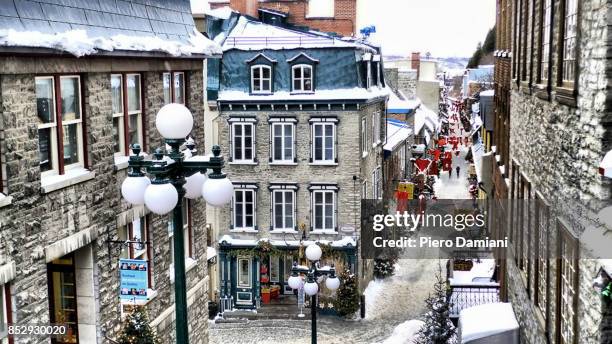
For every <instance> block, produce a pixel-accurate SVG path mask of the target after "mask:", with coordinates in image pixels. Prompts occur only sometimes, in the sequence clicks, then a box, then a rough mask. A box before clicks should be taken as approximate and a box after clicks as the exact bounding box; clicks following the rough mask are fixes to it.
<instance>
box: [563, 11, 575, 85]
mask: <svg viewBox="0 0 612 344" xmlns="http://www.w3.org/2000/svg"><path fill="white" fill-rule="evenodd" d="M563 5H564V9H565V11H564V12H565V13H564V14H563V24H564V25H563V54H562V59H561V80H562V82H563V85H565V86H568V87H573V83H574V79H575V77H576V55H577V51H578V43H579V42H578V0H564V1H563Z"/></svg>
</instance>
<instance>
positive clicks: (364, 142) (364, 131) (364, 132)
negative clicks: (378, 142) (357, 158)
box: [361, 117, 369, 157]
mask: <svg viewBox="0 0 612 344" xmlns="http://www.w3.org/2000/svg"><path fill="white" fill-rule="evenodd" d="M368 150H369V147H368V120H367V118H366V117H362V118H361V153H362V156H364V157H365V156H366V155H368Z"/></svg>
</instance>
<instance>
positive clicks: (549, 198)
mask: <svg viewBox="0 0 612 344" xmlns="http://www.w3.org/2000/svg"><path fill="white" fill-rule="evenodd" d="M532 3H533V2H532ZM552 3H553V7H554V9H553V13H555V15H554V17H553V22H552V27H553V35H552V40H551V42H552V44H551V48H550V49H551V51H552V54H551V56H550V59H549V57H547V56H545V57H541V56H540V54H539V53H537V51H538V50H537V49H535V48H537V47H539V45H540V44H541V42H540V40H541V37H540V35H539V34H536V35H534V38H533V41H531V42H529V44H528V45H527V49H524V48H525V47H524V46H523V47H520V48H519V47H517V46H516V40H515V41H514V42H515V44H514V47H513V49H512V50H513V52H514V53H513V56H512V59H513V60H512V66H513V74H512V75H513V76H514V77H515V80H513V81H512V91H511V102H510V133H509V136H510V149H509V154H510V159H509V160H510V163H509V165H510V166H507V167H506V169H505V171H506V175H507V177H509V178H510V185H511V186H510V190H511V191H510V192H511V193H512V189H513V188H514V190H515V191H516V190H518V189H519V187H518V185H521V187H523V186H526V187H527V188H528V189H529V190H530V193H529V194H526V195H525V198H530V199H532V200H533V199H535V198H538V199H541V200H544V201H545V202H547V203H548V204H549V205H550V209H551V212H552V213H551V216H550V221H549V223H548V224H547V225H545V226H544V227H541V228H535V227H531V228H530V229H528V227H525V228H524V232H523V233H524V238H523V240H522V243H517V242H516V240H515V241H514V243H513V247H512V250H511V252H512V254H511V256H510V257H509V258H508V260H507V262H506V265H507V274H506V279H507V288H508V290H507V292H508V294H507V295H508V300H509V301H510V302H512V304H513V306H514V310H515V313H516V315H517V318H518V320H519V323H520V326H521V342H525V343H551V342H552V343H559V342H561V338H560V335H559V333H560V329H559V323H560V316H561V315H562V314H563V312H565V311H564V307H563V302H565V301H562V300H563V298H562V297H560V295H559V293H560V289H559V287H558V283H560V282H558V281H559V280H560V278H561V277H560V275H559V274H560V271H559V269H558V268H559V266H560V265H559V263H558V261H557V260H556V258H557V257H558V254H557V252H560V251H559V247H558V243H559V242H560V240H561V237H560V236H561V234H560V233H561V230H560V228H561V227H566V228H567V230H568V231H569V233H570V236H571V237H574V238H578V239H580V242H579V244H578V245H579V246H578V247H579V248H578V257H579V261H578V263H577V265H576V266H575V268H576V273H577V277H576V280H575V287H576V295H575V299H573V300H574V301H575V302H576V305H577V309H575V317H576V318H575V326H574V330H575V336H574V337H573V338H572V339H570V342H573V343H600V342H601V343H604V342H608V340H609V339H605V338H603V337H602V336H601V334H600V331H599V325H600V323H601V322H602V320H604V321H605V319H603V317H602V314H605V313H609V311H606V309H605V308H604V307H606V305H604V304H603V301H602V299H601V297H600V295H599V293H597V292H596V291H595V290H594V289H593V288H592V280H593V279H594V278H595V277H596V275H597V271H598V269H599V266H600V265H601V262H600V261H598V260H597V259H596V258H609V257H605V256H602V255H601V252H594V251H593V248H592V244H593V241H592V240H591V241H590V242H589V241H588V240H587V241H583V240H582V238H581V236H582V235H583V233H585V232H589V231H591V232H592V231H595V232H599V235H600V236H601V239H600V240H602V242H608V243H612V238H610V235H609V234H608V235H607V236H606V234H604V233H605V230H604V229H603V228H599V227H596V224H595V223H594V222H593V220H594V219H596V218H597V216H596V215H595V214H597V212H598V211H599V210H601V208H602V205H601V203H602V202H609V199H610V196H611V193H610V182H609V181H608V180H605V179H604V178H603V177H602V176H601V175H599V173H598V169H597V167H598V166H599V162H600V161H601V159H602V158H603V156H604V155H605V153H606V152H607V151H608V150H610V148H611V142H610V135H611V132H612V130H611V129H612V128H611V127H610V116H609V112H610V103H609V101H608V99H609V98H610V96H611V93H610V91H609V90H608V89H607V88H609V87H608V84H609V69H610V62H609V61H608V60H607V59H606V56H607V55H606V54H609V49H610V48H609V43H608V40H607V38H606V37H608V36H609V35H610V33H609V29H608V28H609V26H608V25H610V18H609V16H608V7H609V5H610V2H609V1H608V2H607V1H599V0H586V1H579V2H578V27H579V29H578V32H579V33H578V35H579V36H578V39H577V45H578V48H577V52H578V53H577V65H576V68H577V78H576V82H575V84H574V92H571V91H570V92H568V91H567V90H566V89H564V88H563V87H559V84H558V83H557V82H555V80H560V73H561V69H560V62H561V57H560V55H559V52H560V51H561V50H562V49H560V46H559V44H561V43H560V41H559V37H560V36H559V32H560V31H561V30H562V28H563V24H562V21H561V20H560V17H562V14H563V12H562V11H561V10H562V7H560V2H559V1H553V2H552ZM540 4H541V2H540V1H536V7H535V15H534V13H533V12H529V13H527V12H526V10H525V9H524V8H523V10H522V12H523V13H521V14H520V15H519V18H522V19H523V20H527V18H535V19H530V20H529V22H530V23H531V20H534V21H535V23H533V27H534V28H535V29H536V30H539V29H538V28H539V27H540V25H541V22H540V20H539V19H538V18H540V17H541V14H539V11H540V8H541V7H540ZM512 9H513V11H515V12H516V11H517V9H516V8H515V7H512ZM530 11H531V10H530ZM507 16H508V17H507V18H505V19H504V20H511V17H512V16H511V14H510V13H508V14H507ZM499 20H500V19H499V18H498V21H499ZM529 25H531V24H529ZM528 27H529V28H530V30H529V31H527V34H529V35H530V34H531V27H532V26H528ZM512 28H513V30H512V32H513V33H514V35H515V36H516V35H517V30H516V28H517V25H516V22H512ZM520 32H521V33H523V34H524V33H525V32H524V31H520ZM528 37H531V36H528ZM532 47H534V49H533V50H534V53H531V48H532ZM523 49H524V51H523ZM525 52H526V53H527V58H526V59H525V63H524V66H526V67H523V65H522V64H519V63H517V61H521V60H522V57H521V54H525ZM523 56H524V55H523ZM542 58H546V59H547V60H548V59H549V61H550V63H551V69H552V70H551V73H550V74H549V75H550V79H551V80H553V81H551V82H550V84H548V87H549V90H547V81H546V80H545V79H544V80H543V79H540V78H539V77H538V75H539V71H540V69H539V68H540V63H541V61H542V60H541V59H542ZM525 68H526V70H525V72H526V73H521V69H525ZM517 69H518V70H517ZM498 80H499V79H498ZM498 82H499V81H498ZM498 111H499V110H498ZM512 194H513V195H514V198H517V197H520V196H517V195H518V194H517V193H516V192H514V193H512ZM511 197H512V196H511ZM584 214H587V215H584ZM533 215H534V214H533V213H531V214H529V216H533ZM529 216H527V217H529ZM532 218H533V217H532ZM509 220H510V221H512V220H517V218H516V217H514V219H512V218H510V219H509ZM531 223H532V224H533V222H531ZM543 228H545V229H546V230H547V231H548V234H549V236H548V241H547V243H548V252H550V260H549V261H548V264H547V265H548V269H549V272H548V273H549V275H548V282H547V290H549V293H550V294H549V296H548V303H547V307H546V308H547V312H542V311H540V310H538V309H537V307H536V305H535V301H534V295H535V293H536V290H535V285H536V277H537V276H535V264H536V260H535V258H534V257H535V256H534V254H535V253H534V252H537V249H538V248H541V247H542V246H540V247H535V244H534V242H537V240H535V239H534V238H535V235H539V234H540V231H542V230H543ZM593 228H595V229H593ZM515 230H516V228H515ZM608 233H609V232H608ZM564 240H565V239H564ZM572 240H573V239H572ZM602 242H600V244H601V243H602ZM519 246H522V249H519ZM608 247H609V246H608ZM523 250H525V251H527V252H528V253H525V255H524V256H525V257H529V259H527V260H525V262H524V263H522V264H524V268H523V269H521V268H520V265H521V264H519V263H517V261H520V259H518V260H517V259H515V257H517V256H520V255H521V253H519V252H523ZM562 257H563V255H562ZM540 273H541V272H540ZM574 277H575V275H574ZM565 315H567V314H565Z"/></svg>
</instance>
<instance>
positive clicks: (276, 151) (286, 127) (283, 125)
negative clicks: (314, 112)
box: [270, 119, 296, 163]
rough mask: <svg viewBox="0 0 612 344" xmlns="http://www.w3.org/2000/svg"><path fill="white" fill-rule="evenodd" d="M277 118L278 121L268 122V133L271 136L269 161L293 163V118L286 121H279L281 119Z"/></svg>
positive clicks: (294, 160)
mask: <svg viewBox="0 0 612 344" xmlns="http://www.w3.org/2000/svg"><path fill="white" fill-rule="evenodd" d="M271 120H273V119H271ZM278 120H279V122H271V124H270V131H271V133H270V135H271V136H272V146H271V150H272V151H271V161H272V162H280V163H283V162H284V163H294V162H296V159H295V119H288V120H289V121H288V122H285V121H282V122H281V121H280V120H282V119H278ZM292 120H293V121H292Z"/></svg>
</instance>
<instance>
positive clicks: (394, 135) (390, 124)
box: [383, 118, 412, 152]
mask: <svg viewBox="0 0 612 344" xmlns="http://www.w3.org/2000/svg"><path fill="white" fill-rule="evenodd" d="M411 134H412V128H411V127H410V125H409V124H408V123H406V122H404V121H400V120H397V119H393V118H389V119H387V139H386V143H385V145H384V146H383V149H384V150H386V151H390V152H393V151H394V150H395V149H396V148H397V147H399V146H400V145H401V144H402V143H403V142H406V139H407V138H408V137H410V135H411Z"/></svg>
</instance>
